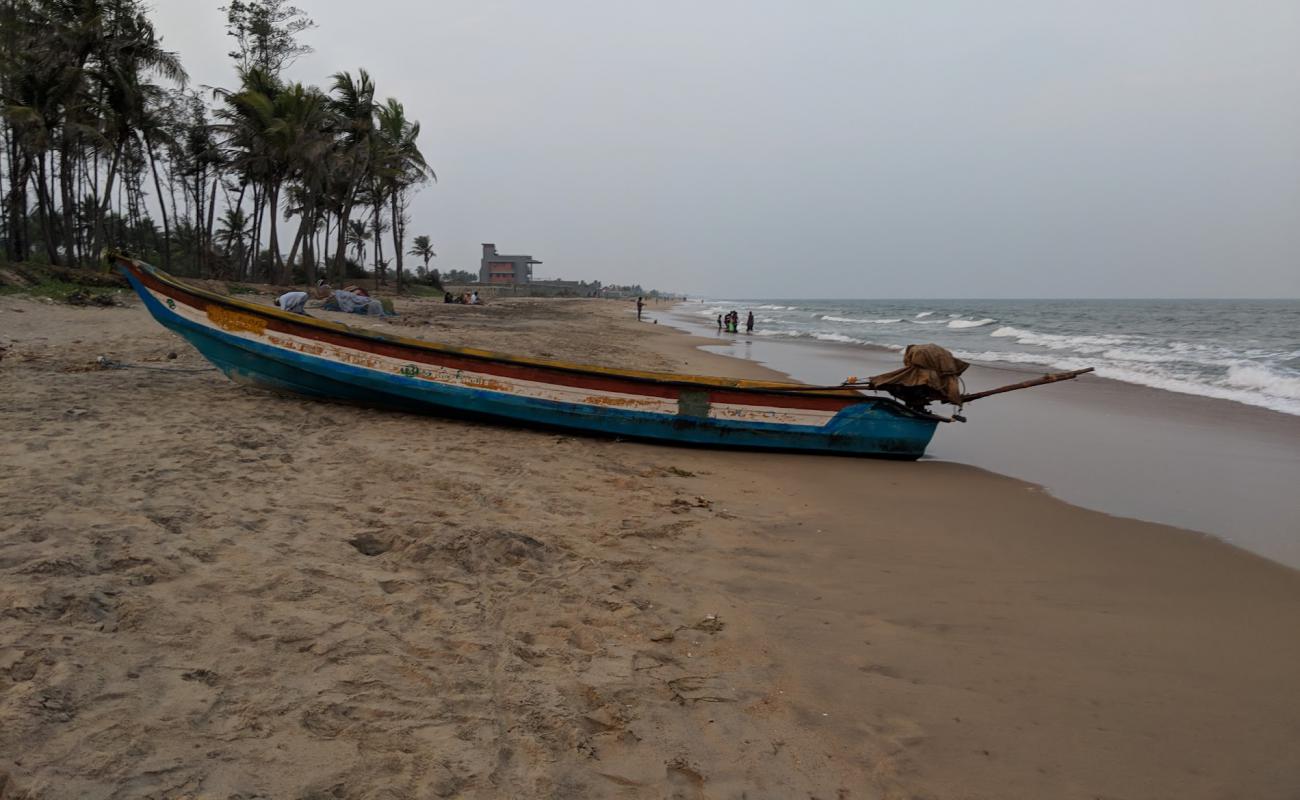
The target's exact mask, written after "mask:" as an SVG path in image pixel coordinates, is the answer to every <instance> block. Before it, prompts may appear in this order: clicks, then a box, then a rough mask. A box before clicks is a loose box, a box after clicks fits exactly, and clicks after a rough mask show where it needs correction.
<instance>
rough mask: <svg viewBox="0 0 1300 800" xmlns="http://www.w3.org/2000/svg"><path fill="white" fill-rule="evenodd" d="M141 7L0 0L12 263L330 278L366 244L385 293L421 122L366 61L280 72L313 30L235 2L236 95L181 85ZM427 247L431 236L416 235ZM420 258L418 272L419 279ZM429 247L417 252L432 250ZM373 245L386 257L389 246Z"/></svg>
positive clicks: (272, 6) (271, 9)
mask: <svg viewBox="0 0 1300 800" xmlns="http://www.w3.org/2000/svg"><path fill="white" fill-rule="evenodd" d="M148 10H149V9H148V6H147V5H146V3H145V2H144V0H0V112H3V113H0V145H3V154H2V155H0V187H3V191H2V192H0V242H2V243H3V247H4V254H5V257H6V258H7V259H8V260H9V261H10V262H32V261H35V262H43V263H46V264H49V265H53V266H63V267H90V266H94V265H95V263H96V261H97V258H98V254H99V253H100V251H101V250H102V249H103V248H104V247H117V248H121V249H125V250H128V251H130V252H132V253H134V254H137V255H139V256H140V257H142V258H145V259H147V260H149V261H152V262H155V263H158V264H159V265H160V266H162V267H163V268H164V269H167V270H170V271H172V272H176V273H179V274H187V275H194V276H199V277H204V278H218V279H226V280H230V281H268V282H272V283H282V282H284V281H285V280H287V279H289V278H291V277H298V278H300V279H303V280H308V281H313V280H315V279H316V278H317V277H321V276H324V277H330V278H332V279H335V280H341V279H342V278H343V277H344V276H345V275H347V274H348V273H349V272H350V270H349V269H348V265H347V263H346V262H347V258H346V256H347V252H348V250H349V248H350V249H351V250H352V253H353V255H354V257H355V259H354V260H355V261H356V264H355V265H354V270H351V272H355V267H360V268H361V269H362V270H364V269H365V266H364V265H365V263H366V256H367V254H369V255H371V256H373V261H372V262H371V264H370V265H369V266H370V268H371V269H372V270H373V272H374V275H375V277H376V279H377V280H378V281H380V282H384V281H385V280H386V279H387V277H388V275H389V266H390V264H391V265H392V266H393V267H394V268H395V277H396V280H397V283H398V286H399V288H400V287H401V286H402V283H403V280H404V277H405V276H404V261H403V257H404V256H405V255H407V254H408V252H407V246H408V245H407V225H408V223H409V220H408V215H407V209H408V205H409V201H410V197H411V194H412V193H413V192H414V191H417V190H418V189H419V187H420V186H422V185H424V184H425V183H427V182H428V181H430V180H433V179H435V175H434V173H433V170H432V169H431V168H430V167H429V165H428V163H427V162H426V160H425V157H424V155H423V153H422V152H421V151H420V148H419V145H418V139H419V136H420V124H419V123H418V122H416V121H414V120H411V119H409V118H408V117H407V115H406V110H405V108H404V107H403V105H402V104H401V103H400V102H399V101H397V100H396V99H393V98H388V99H386V100H380V99H379V97H378V95H377V93H376V92H377V90H376V85H375V82H374V80H373V79H372V78H371V76H370V75H369V74H368V73H367V72H366V71H365V70H364V69H362V70H357V71H356V72H355V73H354V72H349V71H340V72H337V73H335V74H334V75H332V76H330V78H329V82H328V87H327V88H326V89H321V88H318V87H316V86H307V85H304V84H301V83H296V82H290V81H287V80H285V79H284V78H283V77H282V73H283V71H284V69H285V68H286V67H287V66H288V65H290V64H292V63H293V61H294V60H295V59H296V58H298V57H299V56H301V55H302V54H304V53H306V52H310V48H309V47H307V46H306V45H305V44H303V43H302V42H301V41H299V38H300V36H301V35H302V34H304V33H306V32H307V31H309V30H310V29H311V28H312V27H314V24H313V23H312V21H311V20H310V19H309V18H308V17H307V16H306V14H305V13H304V12H303V11H302V10H300V9H298V8H294V7H293V6H291V5H288V4H287V2H286V0H231V2H230V4H229V5H228V6H226V7H225V8H224V9H223V10H224V11H225V12H226V19H227V25H226V32H227V33H228V34H229V36H230V37H231V38H232V40H233V41H234V43H235V47H234V49H233V50H232V51H231V53H230V56H231V58H232V60H233V61H234V77H235V84H234V86H233V87H232V88H228V89H216V90H214V91H206V90H203V91H200V90H198V89H189V88H187V80H188V78H187V75H186V73H185V70H184V67H183V66H182V63H181V59H180V57H179V55H178V54H176V53H174V52H171V51H169V50H167V49H165V48H164V47H163V45H162V42H161V40H160V38H159V37H158V35H157V32H156V30H155V29H154V26H153V24H152V22H151V21H150V19H149V16H148ZM420 239H423V240H425V241H426V242H427V241H428V237H416V240H415V241H417V242H418V241H419V240H420ZM423 253H424V251H423V250H420V252H419V253H417V252H416V251H415V250H414V249H412V250H411V252H410V254H415V255H417V256H418V257H420V258H422V259H423V266H422V267H419V268H417V271H418V272H419V273H420V275H421V276H423V275H425V273H427V272H428V259H429V258H430V257H432V256H431V255H430V256H428V257H426V256H424V254H423ZM430 253H431V250H430ZM386 254H387V255H386Z"/></svg>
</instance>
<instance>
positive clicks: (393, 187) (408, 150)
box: [375, 97, 438, 290]
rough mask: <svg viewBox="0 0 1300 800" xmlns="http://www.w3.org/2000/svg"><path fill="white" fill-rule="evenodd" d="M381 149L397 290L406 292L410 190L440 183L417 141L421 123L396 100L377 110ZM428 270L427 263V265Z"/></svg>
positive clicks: (380, 178) (381, 187)
mask: <svg viewBox="0 0 1300 800" xmlns="http://www.w3.org/2000/svg"><path fill="white" fill-rule="evenodd" d="M375 117H376V122H377V127H378V133H379V136H378V138H379V140H380V142H381V146H380V156H379V163H378V166H377V167H376V170H375V172H376V178H377V181H376V183H377V188H378V191H379V192H380V194H381V195H387V197H388V200H389V203H390V204H391V206H392V210H391V216H392V220H393V252H394V253H395V254H396V256H397V288H398V289H399V290H400V289H401V288H402V239H403V237H404V235H405V228H406V223H405V220H404V219H403V217H404V216H405V214H404V210H405V204H406V191H407V189H408V188H409V187H410V186H413V185H415V184H418V183H421V182H423V181H425V180H427V179H430V178H432V179H433V180H437V179H438V176H437V175H435V174H434V172H433V170H432V169H431V168H430V167H429V164H428V162H426V161H425V158H424V154H423V153H421V152H420V148H419V146H418V145H417V144H416V140H417V139H418V138H419V137H420V123H418V122H412V121H410V120H408V119H407V118H406V109H405V108H404V107H403V106H402V104H401V103H399V102H397V101H396V100H394V99H393V98H391V97H390V98H388V100H387V101H385V103H384V104H383V105H382V106H379V107H378V108H376V109H375ZM426 267H427V261H426Z"/></svg>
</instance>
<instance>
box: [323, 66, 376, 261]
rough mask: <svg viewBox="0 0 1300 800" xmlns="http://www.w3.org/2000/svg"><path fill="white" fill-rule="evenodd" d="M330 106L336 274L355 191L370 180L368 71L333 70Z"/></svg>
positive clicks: (372, 109)
mask: <svg viewBox="0 0 1300 800" xmlns="http://www.w3.org/2000/svg"><path fill="white" fill-rule="evenodd" d="M332 92H333V96H332V98H331V99H330V107H331V109H332V110H333V112H334V113H335V115H336V117H337V119H336V122H335V124H336V125H337V130H338V133H339V138H338V139H337V143H336V152H335V154H334V155H335V162H334V163H335V171H334V176H333V178H334V182H335V186H334V188H335V193H336V194H335V198H334V202H335V204H336V207H335V213H336V214H337V216H338V221H339V225H338V242H337V243H336V247H335V250H334V265H335V271H336V274H337V275H338V276H339V277H340V278H342V276H343V251H344V238H345V232H346V231H348V230H350V225H349V222H350V219H351V216H352V209H353V208H354V207H355V205H356V203H357V200H358V195H359V194H360V192H361V190H362V189H363V188H364V187H365V186H366V185H367V184H368V183H369V175H370V174H371V168H372V165H371V159H370V151H371V143H372V140H373V139H374V136H375V84H374V81H372V80H371V79H370V74H369V73H368V72H366V71H365V70H364V69H363V70H358V72H357V77H356V78H353V77H352V74H351V73H348V72H338V73H335V74H334V78H333V87H332Z"/></svg>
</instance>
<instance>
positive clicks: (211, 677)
mask: <svg viewBox="0 0 1300 800" xmlns="http://www.w3.org/2000/svg"><path fill="white" fill-rule="evenodd" d="M219 677H220V676H218V675H217V673H215V672H213V671H212V670H210V669H192V670H190V671H189V672H182V673H181V680H183V681H194V682H196V683H201V684H203V685H204V686H216V685H217V680H218V678H219Z"/></svg>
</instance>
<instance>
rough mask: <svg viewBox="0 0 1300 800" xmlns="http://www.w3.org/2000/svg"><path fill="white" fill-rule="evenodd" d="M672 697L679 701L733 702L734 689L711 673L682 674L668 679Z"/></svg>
mask: <svg viewBox="0 0 1300 800" xmlns="http://www.w3.org/2000/svg"><path fill="white" fill-rule="evenodd" d="M668 688H669V689H671V690H672V692H673V699H674V700H676V701H677V702H679V703H682V704H685V703H687V702H691V703H734V702H736V691H735V689H733V688H731V687H730V686H727V685H726V684H725V683H723V682H722V680H721V679H720V678H718V677H716V676H713V675H683V676H682V677H680V678H673V679H672V680H670V681H668Z"/></svg>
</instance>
